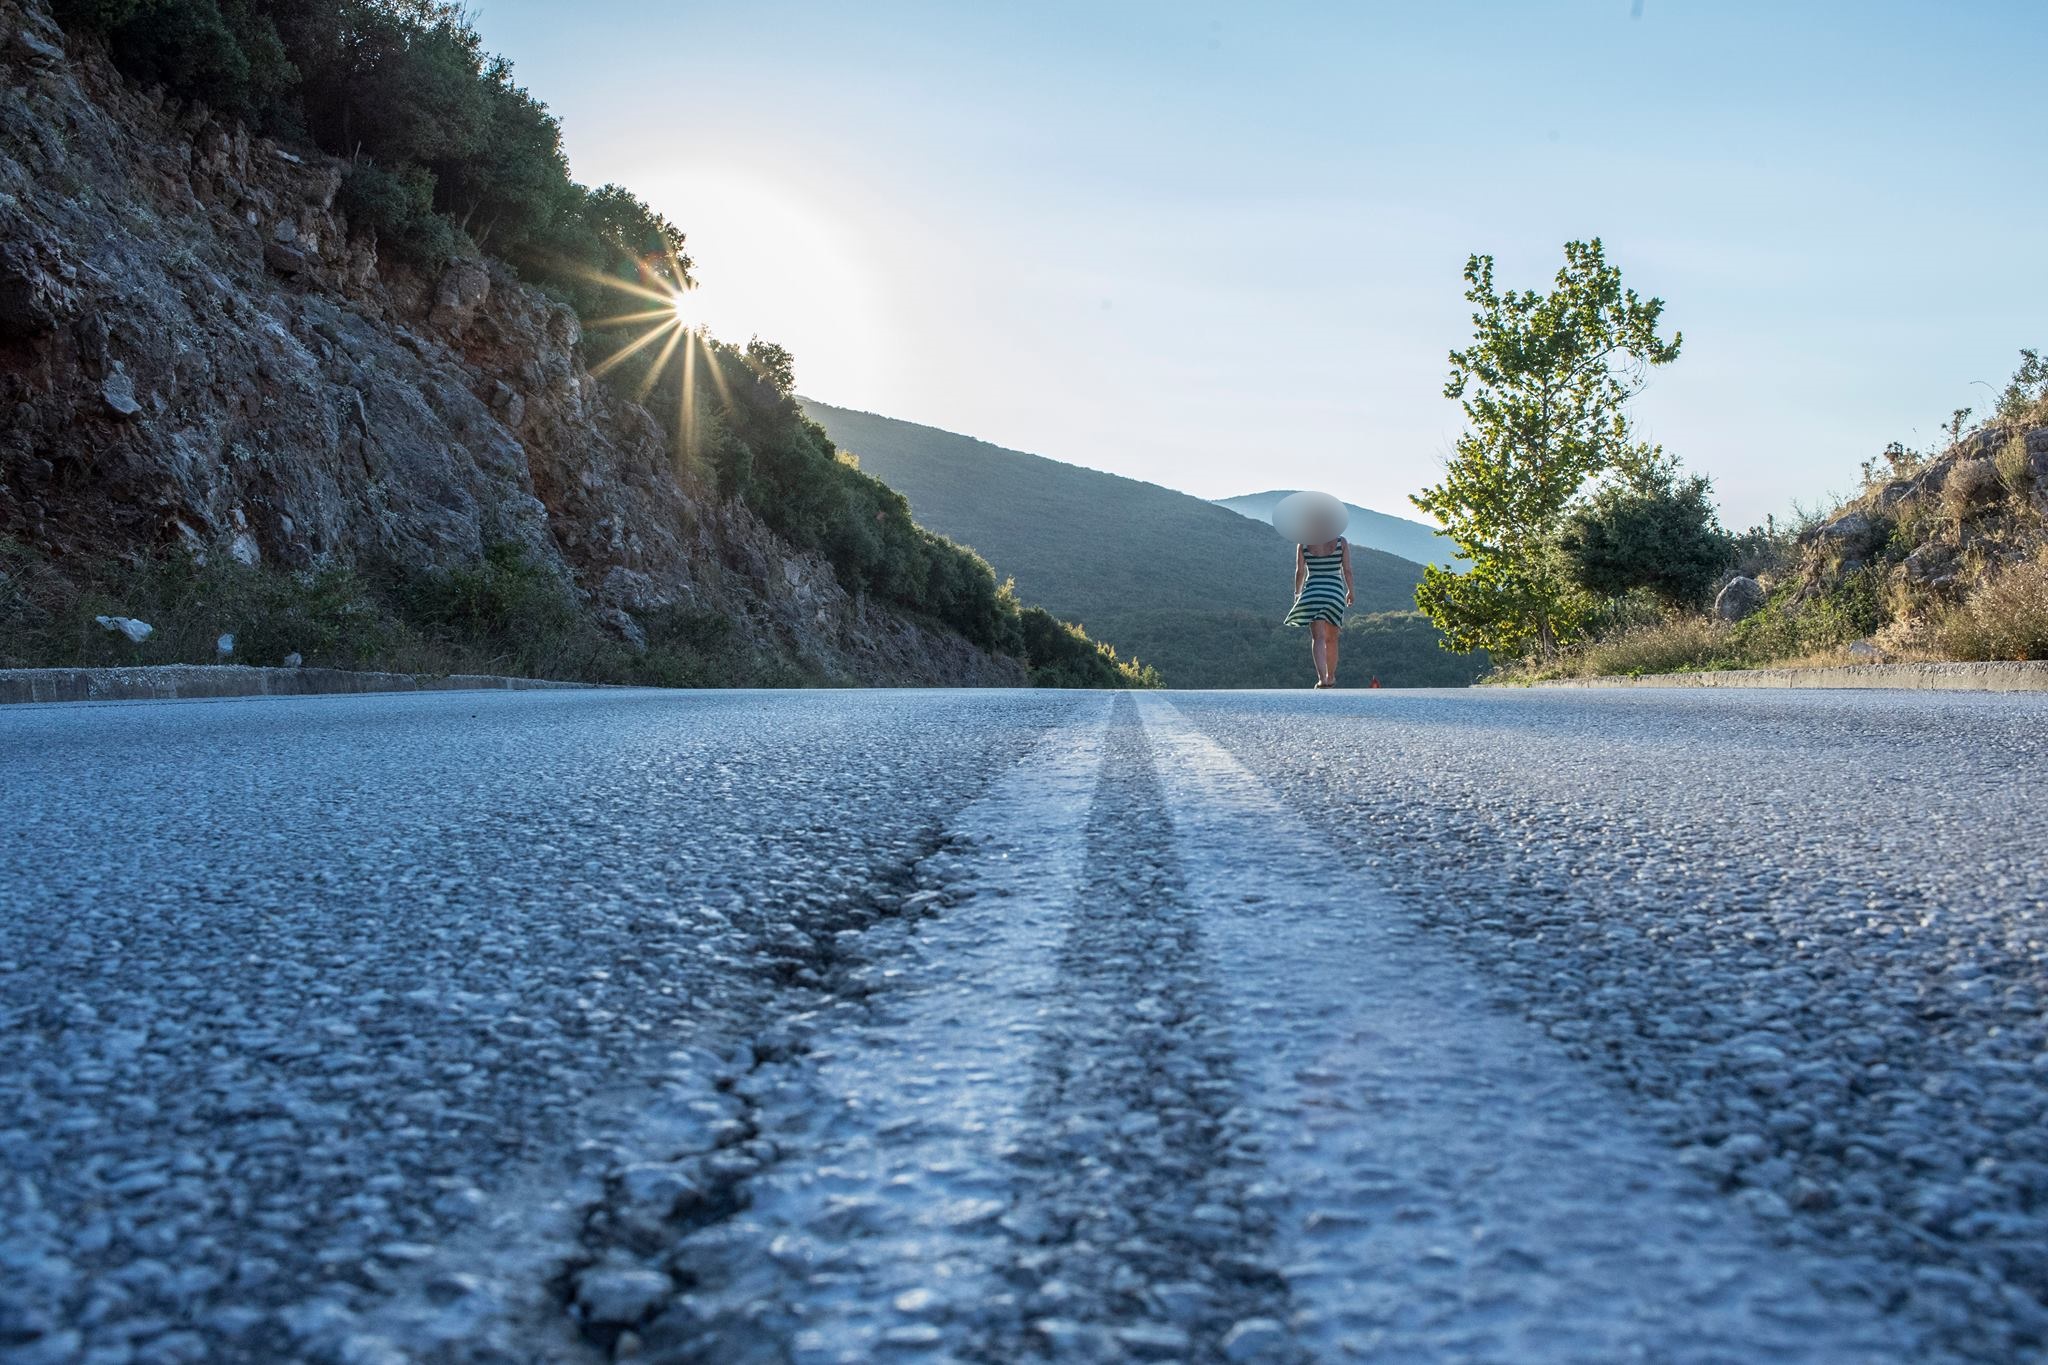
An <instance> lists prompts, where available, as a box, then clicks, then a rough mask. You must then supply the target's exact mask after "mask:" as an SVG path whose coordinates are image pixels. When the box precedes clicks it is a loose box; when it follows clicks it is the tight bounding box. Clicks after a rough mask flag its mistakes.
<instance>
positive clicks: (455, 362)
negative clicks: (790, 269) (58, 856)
mask: <svg viewBox="0 0 2048 1365" xmlns="http://www.w3.org/2000/svg"><path fill="white" fill-rule="evenodd" d="M67 43H68V40H67V37H66V35H65V34H64V33H63V32H62V30H61V29H60V28H59V27H58V26H57V24H56V23H55V22H54V21H53V20H52V19H51V17H50V14H49V11H48V9H47V6H46V4H45V3H44V0H0V85H4V93H0V415H4V420H0V534H5V535H8V536H11V537H14V538H16V539H19V540H23V541H26V542H29V543H31V544H33V545H36V546H38V547H41V548H43V549H46V550H47V551H49V552H50V553H51V554H53V555H56V556H59V557H64V558H73V557H76V558H81V559H87V558H91V557H94V556H109V555H128V554H133V553H135V552H137V551H142V550H152V549H164V548H170V547H176V546H184V547H186V548H188V549H191V550H193V551H195V552H198V553H202V554H227V555H232V556H233V557H234V558H236V559H238V560H240V561H242V562H244V563H247V564H262V565H268V566H273V567H284V568H298V567H307V566H312V565H316V564H322V563H336V562H339V563H348V564H355V563H370V562H376V563H380V564H392V565H397V566H400V567H402V568H408V569H420V570H424V569H428V568H431V567H435V566H447V565H451V564H456V563H463V562H470V561H474V560H476V559H478V558H479V557H481V556H482V555H483V554H484V552H485V550H486V548H487V547H490V546H492V545H496V544H501V543H508V542H509V543H512V544H516V545H518V546H520V547H521V548H522V550H523V551H524V552H525V553H526V554H527V555H528V556H530V557H531V558H532V559H533V560H534V561H536V562H538V563H541V564H543V565H545V566H548V567H549V568H551V569H553V570H555V571H557V572H559V573H560V574H561V575H562V577H563V578H564V580H565V581H567V582H570V583H573V585H574V587H575V589H576V590H577V592H578V594H579V595H580V596H581V598H582V599H583V600H584V602H585V603H586V604H587V606H588V609H589V610H590V612H591V613H592V615H593V616H594V617H596V618H597V619H599V620H601V621H603V622H605V623H607V624H608V625H609V626H610V628H611V629H613V630H614V631H615V632H616V633H618V634H619V635H620V636H621V637H623V638H625V639H627V640H628V641H632V640H634V639H635V638H636V637H637V636H638V634H639V631H640V624H639V621H638V619H637V618H638V617H639V616H641V615H643V614H645V613H647V612H650V611H654V610H659V609H663V608H667V607H678V606H680V607H689V608H693V609H696V610H700V611H708V612H714V613H718V614H721V615H724V616H726V617H729V618H730V619H731V620H732V621H733V622H734V623H735V625H736V627H737V628H738V629H739V631H740V632H741V635H742V638H744V639H746V640H748V641H750V642H752V643H753V644H754V645H756V646H757V647H758V648H760V649H762V650H764V651H771V652H773V653H775V654H778V655H783V656H788V657H792V658H796V659H800V660H802V661H804V662H805V663H807V664H808V665H810V667H811V668H812V669H813V670H814V671H815V672H817V673H819V674H821V675H823V676H825V677H827V678H832V679H837V680H842V681H847V682H920V683H948V684H972V683H1002V684H1014V683H1021V682H1022V681H1023V671H1022V668H1021V666H1020V665H1018V664H1017V663H1016V662H1015V661H1014V660H1010V659H1006V658H1001V657H995V656H991V655H989V654H987V653H985V652H983V651H981V650H979V649H976V648H974V647H973V646H971V645H970V644H969V643H967V642H966V641H965V640H963V639H962V638H960V637H959V636H957V635H953V634H951V633H949V632H945V631H942V630H937V629H934V628H931V627H929V626H926V625H924V624H921V623H918V622H914V621H912V620H910V619H908V618H906V617H904V616H902V615H900V614H899V613H896V612H894V611H892V610H887V609H884V608H881V607H879V606H876V605H874V604H871V603H868V602H865V601H863V600H860V599H857V598H855V597H853V596H852V595H850V594H848V593H847V592H845V591H844V590H843V589H841V587H840V586H839V585H838V583H837V582H836V580H835V579H834V576H833V573H832V570H831V567H830V565H828V564H826V563H825V562H823V561H822V560H819V559H817V558H815V557H812V556H807V555H804V554H801V553H798V552H797V551H795V550H793V549H792V548H790V547H789V546H788V545H787V544H785V543H784V542H782V541H781V540H779V539H778V538H777V537H776V536H775V535H774V534H772V533H771V532H770V531H769V530H768V528H767V527H766V526H765V525H763V524H762V523H761V522H760V521H759V520H758V519H757V518H756V517H754V516H753V515H752V514H751V513H749V512H748V511H747V509H746V508H744V507H742V506H739V505H737V504H731V503H724V502H720V501H718V500H717V499H715V498H712V497H710V496H708V495H707V494H706V493H705V491H704V490H703V489H701V488H699V487H697V486H695V485H694V484H693V483H692V482H691V480H690V479H689V478H687V477H685V476H681V475H679V474H678V473H677V472H676V471H675V470H674V469H673V468H672V467H671V462H670V458H669V454H668V449H667V443H666V440H665V437H664V435H663V433H662V431H661V429H660V427H659V426H658V425H657V424H656V422H655V421H654V420H653V419H652V418H651V417H650V416H649V415H648V414H647V413H646V412H645V411H644V410H643V409H641V408H639V407H637V406H636V405H634V404H632V403H630V402H626V401H624V400H623V399H621V398H620V397H618V396H617V395H615V394H614V393H612V392H611V391H610V390H608V389H607V388H606V387H605V386H604V385H603V384H601V383H600V382H598V381H595V380H593V379H592V378H591V376H590V375H589V373H588V372H587V370H586V369H585V367H584V365H583V361H582V358H581V355H580V353H579V349H578V340H579V327H578V323H577V320H576V318H575V316H574V314H573V313H572V312H571V311H570V310H568V309H567V308H565V307H563V306H561V305H559V304H556V303H554V302H552V301H550V300H549V299H547V298H546V297H545V296H543V295H542V294H540V293H539V292H538V291H535V290H533V289H530V288H527V287H525V286H524V285H522V284H520V283H519V281H518V280H517V279H516V277H515V276H514V275H513V274H512V273H511V272H510V271H509V270H507V269H506V268H505V267H503V266H501V265H499V264H497V263H495V262H488V261H481V260H456V261H453V262H450V263H449V264H448V265H447V266H446V267H445V268H444V269H442V270H440V271H438V272H429V273H426V274H422V273H420V272H416V271H413V270H410V269H407V268H404V267H401V266H398V265H396V264H394V263H392V262H389V261H386V260H384V259H382V258H380V256H379V254H378V251H377V249H376V245H375V243H374V241H372V240H369V239H367V238H366V237H364V236H362V235H361V234H354V233H351V232H350V230H349V225H348V224H347V222H346V221H345V220H344V218H343V216H342V215H341V213H340V212H339V211H338V210H337V208H336V196H337V193H338V191H339V189H340V186H341V183H342V179H343V174H344V169H345V168H344V166H343V165H342V163H340V162H337V161H335V160H333V159H332V158H328V157H323V156H318V155H314V154H310V153H306V152H303V151H300V150H294V149H288V148H285V147H281V146H278V145H277V144H275V143H272V142H270V141H267V140H263V139H256V138H251V137H250V136H249V135H248V134H247V132H246V131H244V130H243V129H242V128H240V127H239V126H237V125H233V124H228V123H224V122H222V121H220V120H218V119H216V118H214V117H212V116H211V115H209V114H208V113H207V112H206V111H205V110H203V109H199V108H180V107H176V106H175V105H174V104H172V103H171V102H168V101H166V100H164V99H163V98H162V97H161V96H159V95H155V94H152V93H149V92H145V91H141V90H138V89H135V88H133V87H132V86H130V85H129V84H128V83H126V82H125V81H124V80H123V79H122V78H121V77H120V76H119V75H118V74H117V73H116V72H115V71H114V70H113V69H112V67H111V66H110V65H109V64H108V63H107V62H106V61H105V60H104V58H103V57H101V56H100V55H99V54H97V53H96V52H94V51H92V50H90V48H89V47H86V46H83V45H81V46H80V47H79V49H78V50H67Z"/></svg>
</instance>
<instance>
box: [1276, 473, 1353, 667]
mask: <svg viewBox="0 0 2048 1365" xmlns="http://www.w3.org/2000/svg"><path fill="white" fill-rule="evenodd" d="M1349 519H1350V516H1349V513H1348V512H1347V511H1346V510H1345V507H1344V504H1343V503H1341V502H1338V501H1337V500H1336V499H1335V498H1333V497H1331V496H1330V495H1329V494H1327V493H1295V494H1291V495H1290V496H1288V497H1285V498H1282V499H1281V500H1280V502H1279V504H1278V505H1277V506H1275V507H1274V508H1273V525H1274V527H1275V529H1277V530H1278V531H1279V532H1280V534H1281V535H1283V536H1286V537H1287V538H1288V539H1289V540H1292V541H1294V542H1295V547H1294V606H1293V607H1292V608H1291V609H1289V611H1288V613H1287V624H1288V625H1290V626H1307V627H1308V649H1309V657H1310V658H1311V659H1312V660H1313V661H1314V663H1315V666H1316V686H1317V687H1335V686H1336V685H1337V645H1338V641H1339V639H1340V638H1341V636H1342V634H1343V630H1344V609H1345V608H1346V607H1349V606H1350V605H1351V590H1352V584H1351V542H1350V541H1348V540H1346V539H1344V536H1343V531H1344V524H1345V522H1346V521H1348V520H1349Z"/></svg>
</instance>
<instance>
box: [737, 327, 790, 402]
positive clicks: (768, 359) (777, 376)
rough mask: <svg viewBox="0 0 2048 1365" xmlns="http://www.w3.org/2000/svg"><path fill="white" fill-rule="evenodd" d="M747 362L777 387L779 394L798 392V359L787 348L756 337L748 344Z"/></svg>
mask: <svg viewBox="0 0 2048 1365" xmlns="http://www.w3.org/2000/svg"><path fill="white" fill-rule="evenodd" d="M747 361H748V363H749V364H751V365H752V366H753V367H754V371H755V373H757V374H759V375H760V376H761V377H762V378H763V379H765V380H767V381H768V382H769V383H771V384H773V385H774V386H775V391H776V392H777V393H782V394H788V393H794V392H796V357H795V356H793V355H791V354H790V353H789V350H788V348H787V347H783V346H778V345H776V344H775V343H774V342H772V341H763V340H761V338H759V337H755V338H753V339H752V340H751V341H749V342H748V343H747Z"/></svg>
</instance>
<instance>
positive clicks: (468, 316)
mask: <svg viewBox="0 0 2048 1365" xmlns="http://www.w3.org/2000/svg"><path fill="white" fill-rule="evenodd" d="M490 296H491V272H490V270H489V268H488V267H486V266H485V265H484V263H483V262H482V261H450V262H449V263H448V268H447V269H446V270H443V271H442V272H441V280H440V283H438V284H436V285H435V286H434V307H433V311H432V312H431V313H429V314H428V317H429V319H430V320H431V321H432V322H433V323H434V324H435V325H436V326H439V327H445V328H447V329H448V331H449V332H450V333H452V334H453V335H455V336H458V337H459V336H461V335H462V334H463V333H464V332H465V331H467V330H468V328H469V324H470V323H471V322H472V321H473V320H474V319H475V318H476V315H477V310H478V309H480V308H482V307H483V306H484V302H485V300H487V299H489V298H490Z"/></svg>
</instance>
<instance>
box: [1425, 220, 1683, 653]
mask: <svg viewBox="0 0 2048 1365" xmlns="http://www.w3.org/2000/svg"><path fill="white" fill-rule="evenodd" d="M1564 254H1565V264H1564V268H1563V269H1561V270H1559V271H1558V273H1557V278H1556V281H1555V283H1554V285H1553V287H1552V289H1551V291H1550V292H1549V293H1547V294H1543V293H1537V292H1535V291H1533V290H1525V291H1523V292H1521V293H1515V292H1513V291H1508V292H1506V293H1503V292H1501V291H1500V290H1499V289H1497V288H1496V287H1495V286H1494V281H1493V257H1491V256H1473V257H1472V258H1470V259H1469V260H1468V261H1466V263H1465V285H1466V289H1465V298H1466V299H1467V300H1468V301H1469V302H1470V303H1472V304H1473V305H1474V307H1475V311H1474V313H1473V314H1472V323H1473V328H1474V335H1473V340H1472V344H1471V345H1469V346H1467V347H1465V348H1464V349H1462V350H1457V351H1452V352H1451V355H1450V361H1451V377H1450V380H1449V382H1448V383H1446V384H1445V386H1444V396H1445V397H1447V398H1455V399H1459V400H1460V401H1461V403H1462V405H1463V408H1464V411H1465V416H1466V419H1467V421H1468V422H1469V423H1470V426H1469V429H1468V430H1467V431H1466V432H1465V434H1464V435H1463V436H1461V437H1459V438H1458V443H1457V447H1456V451H1455V453H1454V454H1453V456H1452V458H1451V460H1450V462H1449V464H1448V466H1447V467H1446V469H1445V471H1444V478H1443V481H1442V482H1441V483H1438V484H1436V485H1434V486H1433V487H1430V488H1427V489H1424V490H1423V491H1422V492H1420V493H1418V494H1416V495H1415V496H1414V497H1413V498H1412V499H1411V501H1413V502H1414V504H1415V505H1416V506H1417V507H1419V508H1421V509H1422V510H1423V511H1425V512H1428V513H1430V514H1431V515H1433V516H1435V517H1436V519H1437V520H1438V521H1440V522H1441V523H1442V524H1443V526H1444V528H1445V530H1446V532H1447V533H1448V534H1449V535H1450V537H1451V539H1452V540H1453V541H1454V542H1455V543H1456V544H1457V546H1458V549H1459V552H1460V553H1461V554H1463V555H1464V556H1465V557H1466V558H1467V559H1469V560H1470V561H1471V564H1472V567H1471V569H1470V571H1469V572H1466V573H1463V574H1457V573H1451V572H1449V571H1448V570H1445V569H1441V568H1437V567H1435V566H1431V567H1430V568H1429V569H1428V571H1427V572H1426V573H1425V575H1424V577H1423V581H1422V583H1421V585H1420V586H1419V587H1418V588H1417V589H1416V592H1415V600H1416V604H1417V605H1418V606H1420V607H1421V608H1422V610H1423V612H1424V613H1425V614H1427V615H1428V616H1429V618H1430V619H1431V620H1432V621H1434V622H1435V623H1436V624H1437V626H1438V627H1439V628H1440V629H1441V630H1442V631H1443V632H1444V635H1445V637H1446V644H1447V646H1448V647H1449V648H1451V649H1454V650H1459V651H1464V650H1471V649H1486V650H1489V651H1490V652H1492V653H1493V654H1495V655H1496V656H1498V657H1504V658H1513V657H1519V656H1521V655H1524V654H1527V653H1528V652H1530V651H1531V650H1532V649H1533V650H1535V651H1536V652H1538V653H1540V654H1542V655H1544V656H1546V657H1547V656H1549V655H1552V654H1554V653H1556V651H1557V647H1558V645H1559V644H1560V643H1561V642H1563V641H1564V640H1567V639H1569V638H1571V637H1572V636H1573V635H1574V634H1575V633H1576V632H1577V631H1578V629H1579V625H1580V622H1581V620H1582V619H1583V613H1584V608H1585V604H1584V603H1583V602H1582V601H1579V600H1577V599H1578V596H1579V594H1578V589H1577V586H1576V584H1575V583H1574V582H1573V581H1572V576H1571V572H1570V565H1569V564H1568V562H1567V561H1566V559H1565V557H1564V555H1563V554H1562V553H1561V552H1560V551H1559V548H1558V545H1557V535H1558V531H1559V529H1560V526H1561V524H1562V522H1563V520H1564V516H1565V512H1566V509H1567V508H1569V507H1570V506H1571V503H1572V500H1573V499H1574V498H1576V497H1577V496H1578V494H1579V490H1580V489H1581V488H1582V487H1584V485H1585V483H1586V481H1587V480H1588V479H1590V478H1592V477H1593V476H1595V475H1597V474H1600V473H1602V472H1603V471H1606V470H1608V469H1612V468H1615V467H1617V466H1619V465H1622V464H1625V463H1627V462H1629V461H1632V460H1633V461H1637V462H1640V461H1642V460H1645V459H1647V458H1649V457H1650V452H1647V451H1645V450H1644V448H1643V447H1641V446H1640V445H1638V444H1636V443H1635V442H1634V441H1633V440H1632V439H1631V437H1630V433H1629V425H1628V418H1627V416H1626V414H1625V412H1624V409H1625V407H1626V404H1627V403H1628V400H1629V399H1630V398H1632V397H1633V396H1634V395H1635V394H1636V393H1637V392H1638V391H1639V390H1640V389H1641V387H1642V385H1643V383H1644V381H1645V379H1646V377H1647V373H1648V371H1649V369H1650V368H1651V367H1652V366H1657V365H1666V364H1669V363H1670V362H1671V361H1673V360H1675V359H1677V358H1678V348H1679V343H1680V341H1681V337H1680V336H1679V335H1678V334H1676V333H1674V334H1673V335H1672V337H1671V339H1670V340H1669V341H1665V340H1664V339H1663V338H1661V337H1660V336H1658V335H1657V323H1658V320H1659V317H1660V316H1661V315H1662V313H1663V310H1664V302H1663V300H1661V299H1642V298H1639V297H1637V295H1636V292H1635V291H1634V290H1633V289H1625V288H1624V287H1623V286H1622V283H1621V271H1620V270H1619V269H1618V268H1616V267H1614V266H1611V265H1609V264H1608V263H1607V258H1606V254H1605V250H1604V248H1603V247H1602V246H1601V243H1600V239H1599V238H1597V237H1596V238H1594V239H1593V240H1592V241H1591V242H1567V243H1566V244H1565V248H1564Z"/></svg>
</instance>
